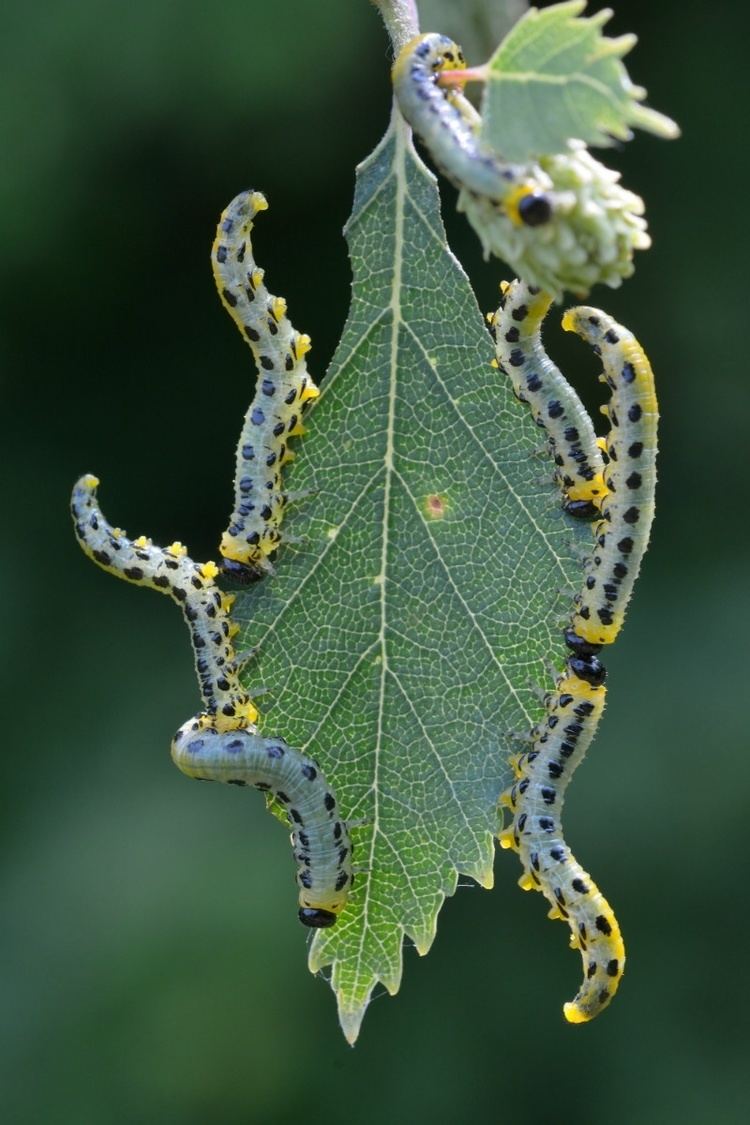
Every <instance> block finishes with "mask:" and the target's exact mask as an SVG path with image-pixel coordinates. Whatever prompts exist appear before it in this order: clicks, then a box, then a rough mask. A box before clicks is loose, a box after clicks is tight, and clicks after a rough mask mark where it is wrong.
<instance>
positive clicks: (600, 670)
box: [499, 654, 625, 1023]
mask: <svg viewBox="0 0 750 1125" xmlns="http://www.w3.org/2000/svg"><path fill="white" fill-rule="evenodd" d="M605 677H606V673H605V670H604V667H603V665H602V664H601V663H600V662H599V660H598V659H597V657H596V656H595V655H592V654H589V655H574V656H571V657H570V658H569V659H568V661H567V665H566V669H565V671H564V672H563V674H562V675H561V676H560V677H559V678H558V680H557V684H556V687H555V691H554V692H552V693H551V694H549V695H548V696H547V699H546V701H545V702H546V712H547V714H546V718H545V720H544V721H543V722H542V723H540V725H539V726H538V727H537V728H535V729H534V731H533V732H532V746H531V749H530V750H528V751H526V752H525V753H523V754H521V755H519V756H518V757H517V758H516V759H515V760H514V762H513V765H514V768H515V773H516V781H515V783H514V784H513V785H512V786H511V787H510V789H508V790H507V791H506V792H505V793H503V794H502V796H501V798H500V804H501V806H502V807H505V808H509V809H510V810H511V812H512V813H513V821H512V824H511V825H510V826H509V827H508V828H506V829H505V830H504V831H503V832H501V833H500V837H499V840H500V845H501V847H503V848H512V849H513V850H514V851H516V852H518V854H519V856H520V859H521V863H522V864H523V869H524V873H523V875H522V876H521V878H520V880H519V885H520V886H521V887H522V888H523V890H538V891H541V892H542V894H543V895H544V896H545V898H546V899H547V901H548V902H549V903H550V906H551V910H550V912H549V917H550V918H560V919H562V920H564V921H566V922H567V923H568V925H569V926H570V929H571V946H572V948H573V949H576V948H577V949H579V950H580V952H581V957H582V959H583V968H584V976H583V982H582V984H581V986H580V988H579V990H578V992H577V994H576V996H575V997H574V999H573V1000H571V1001H570V1002H568V1003H567V1004H565V1005H564V1007H563V1013H564V1015H565V1018H566V1019H567V1020H568V1022H569V1023H585V1022H586V1021H587V1020H590V1019H593V1018H594V1017H595V1016H597V1015H598V1014H599V1013H600V1012H601V1011H603V1010H604V1008H606V1007H607V1005H608V1004H609V1003H610V1001H611V1000H612V997H613V996H614V994H615V992H616V991H617V988H618V985H619V983H620V980H621V979H622V974H623V970H624V967H625V946H624V944H623V940H622V935H621V933H620V927H619V925H618V923H617V919H616V918H615V915H614V912H613V911H612V908H611V907H610V905H609V903H608V902H607V900H606V899H605V898H604V896H603V895H602V893H601V891H600V890H599V888H598V887H597V886H596V884H595V883H594V881H593V880H592V878H591V876H590V875H589V874H588V873H587V872H586V871H584V870H583V868H582V867H581V865H580V864H579V863H578V861H577V860H576V858H575V857H574V856H573V854H572V853H571V851H570V849H569V848H568V846H567V844H566V843H565V840H564V837H563V831H562V819H561V818H562V808H563V801H564V798H565V790H566V789H567V787H568V784H569V782H570V779H571V777H572V774H573V771H574V770H575V769H576V767H577V766H578V765H579V763H580V762H581V761H582V759H583V757H584V755H585V753H586V750H587V749H588V747H589V745H590V743H591V741H592V739H593V737H594V735H595V733H596V728H597V726H598V723H599V719H600V718H601V715H602V712H603V710H604V703H605V695H606V688H605V686H604V680H605Z"/></svg>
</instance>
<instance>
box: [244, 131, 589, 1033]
mask: <svg viewBox="0 0 750 1125" xmlns="http://www.w3.org/2000/svg"><path fill="white" fill-rule="evenodd" d="M347 238H348V243H349V248H350V255H351V260H352V265H353V271H354V281H353V297H352V304H351V308H350V312H349V317H348V320H347V323H346V326H345V329H344V333H343V337H342V340H341V343H340V345H339V348H338V351H337V353H336V355H335V357H334V360H333V363H332V365H331V368H330V370H329V372H328V375H327V377H326V379H325V381H324V384H323V394H322V396H321V398H320V400H319V402H318V403H317V404H316V406H315V408H314V410H313V411H312V412H311V413H310V415H309V416H308V422H307V425H308V431H309V432H308V434H307V436H306V437H305V438H304V440H303V441H302V442H300V443H299V445H298V453H297V459H296V461H295V462H294V465H293V466H292V471H291V472H290V479H289V485H290V488H291V489H292V490H294V489H311V490H312V492H311V494H310V495H309V496H307V497H306V498H304V499H302V500H299V501H297V502H296V503H295V504H293V505H292V506H291V507H290V510H289V513H288V515H287V517H286V522H285V531H286V534H287V535H289V536H293V537H296V538H297V540H298V541H297V542H296V543H294V544H290V543H287V544H286V545H285V546H284V547H283V549H282V550H281V552H280V553H279V558H278V562H277V566H276V574H275V575H274V576H273V577H272V578H269V579H266V580H264V581H262V582H260V583H258V584H257V585H256V586H255V587H251V588H250V589H248V590H247V591H244V592H243V593H242V594H240V596H239V598H238V601H237V605H236V614H237V619H238V620H239V621H241V623H242V627H243V635H242V637H241V638H240V639H241V642H242V643H241V644H240V646H239V647H240V648H250V649H257V650H258V654H257V656H256V658H255V659H254V660H253V662H252V664H251V666H250V669H249V675H248V686H252V685H256V686H257V685H258V684H263V685H264V686H266V687H267V688H268V695H265V696H263V697H262V698H261V699H260V700H259V703H260V707H261V712H262V720H261V730H262V731H263V732H265V733H268V734H272V733H275V734H283V736H284V737H285V738H286V739H287V740H288V741H289V742H290V743H291V744H292V745H295V746H298V747H299V748H300V749H302V750H304V751H306V752H308V753H310V754H312V755H313V756H314V757H315V758H317V759H318V761H319V762H320V764H321V766H322V768H323V769H324V771H325V772H326V774H327V776H328V778H329V780H330V781H331V784H332V786H333V787H334V789H335V792H336V794H337V797H338V800H339V802H340V805H341V806H342V808H343V812H344V815H345V816H346V817H347V819H348V820H350V821H355V822H357V823H356V826H355V827H354V828H353V829H352V838H353V845H354V861H355V865H356V866H357V867H359V868H360V871H361V873H360V874H358V875H357V879H356V885H355V887H354V890H353V893H352V896H351V899H350V902H349V904H348V905H347V908H346V910H345V912H344V914H343V915H342V916H341V918H340V919H339V921H338V923H337V924H336V926H335V927H333V928H332V929H330V930H325V931H319V932H318V933H316V935H315V937H314V939H313V941H312V945H311V949H310V967H311V969H312V971H318V970H322V969H330V979H331V984H332V987H333V988H334V990H335V992H336V995H337V998H338V1005H339V1016H340V1020H341V1024H342V1028H343V1030H344V1033H345V1035H346V1037H347V1038H348V1039H349V1041H350V1042H353V1041H354V1040H355V1039H356V1037H357V1034H358V1032H359V1027H360V1024H361V1021H362V1018H363V1015H364V1012H365V1009H366V1007H367V1004H368V1001H369V998H370V996H371V994H372V991H373V989H374V987H375V986H376V985H377V984H378V982H382V983H383V984H384V985H385V987H386V989H387V990H388V991H389V992H390V993H395V992H396V991H397V990H398V987H399V984H400V980H401V972H402V944H403V939H404V937H407V938H408V939H410V940H411V941H413V943H414V945H415V946H416V948H417V950H418V952H419V953H421V954H424V953H426V952H427V950H428V949H429V947H430V944H431V943H432V940H433V938H434V936H435V930H436V923H437V914H438V911H439V910H440V907H441V905H442V903H443V900H444V898H445V896H447V895H452V894H453V893H454V891H455V890H456V886H457V881H458V877H459V875H467V876H471V877H472V878H473V879H475V880H477V881H478V882H479V883H481V884H482V886H485V887H490V886H491V885H492V864H493V847H494V845H493V834H494V832H495V830H496V828H497V823H498V821H497V811H496V802H497V797H498V794H499V793H500V791H501V790H502V789H503V788H504V786H505V785H506V784H507V781H508V776H509V769H508V765H507V754H508V752H509V750H511V749H512V748H514V747H515V742H514V739H513V732H523V731H526V730H528V728H529V727H530V726H531V725H532V723H533V722H534V721H536V720H537V719H538V718H539V715H540V713H541V709H542V707H541V703H540V701H539V697H538V691H537V688H538V686H539V685H544V686H547V687H548V686H550V679H549V664H550V661H554V662H556V663H557V664H558V666H561V664H562V661H563V651H562V641H561V633H560V623H561V621H562V619H563V618H564V617H565V615H566V614H569V612H570V590H571V589H574V588H575V587H576V586H578V585H579V584H580V561H579V552H580V545H578V544H577V542H576V538H577V537H578V539H579V540H580V538H582V537H586V536H588V534H589V533H588V529H586V528H573V527H571V526H570V521H569V519H568V517H566V516H564V515H563V513H562V511H561V508H560V502H559V495H558V491H557V488H556V487H555V486H554V485H553V484H552V480H551V470H550V463H549V461H548V460H547V458H546V457H545V456H541V457H540V456H539V449H540V445H543V440H542V438H541V435H540V433H539V431H538V430H537V429H536V427H535V426H534V424H533V422H532V420H531V418H530V416H529V415H528V412H527V411H526V409H525V408H523V407H522V406H520V405H519V403H518V402H516V400H515V399H514V398H513V396H512V394H511V392H510V389H509V385H508V382H507V380H505V379H504V377H503V376H502V375H501V374H500V373H499V372H498V371H497V370H496V369H495V368H493V367H492V366H491V362H490V361H491V359H492V357H493V354H494V353H493V348H492V344H491V340H490V336H489V334H488V332H487V330H486V327H485V324H484V320H483V317H482V315H481V313H480V310H479V308H478V307H477V304H476V300H475V298H474V295H473V292H472V290H471V287H470V285H469V281H468V279H467V277H466V275H465V274H464V272H463V270H462V269H461V266H460V265H459V263H458V262H457V261H456V259H455V258H454V257H453V255H452V254H451V253H450V251H449V249H448V247H447V245H446V239H445V232H444V230H443V226H442V222H441V219H440V212H439V197H438V192H437V188H436V182H435V179H434V177H433V176H432V175H431V173H429V172H428V171H427V169H426V168H425V167H424V165H423V164H422V163H421V161H420V160H419V158H418V157H417V155H416V153H415V152H414V149H413V147H412V144H411V139H410V134H409V131H408V129H407V128H406V126H404V125H403V123H401V122H400V120H398V119H397V115H396V119H395V120H394V121H393V122H392V124H391V126H390V128H389V130H388V132H387V133H386V136H385V137H384V139H383V141H382V142H381V144H380V145H379V146H378V148H377V149H376V150H375V152H374V153H373V154H372V155H371V156H370V157H369V158H368V159H367V160H366V161H365V162H364V163H363V164H362V165H361V166H360V168H359V170H358V177H357V188H356V196H355V202H354V211H353V214H352V217H351V220H350V222H349V225H348V229H347Z"/></svg>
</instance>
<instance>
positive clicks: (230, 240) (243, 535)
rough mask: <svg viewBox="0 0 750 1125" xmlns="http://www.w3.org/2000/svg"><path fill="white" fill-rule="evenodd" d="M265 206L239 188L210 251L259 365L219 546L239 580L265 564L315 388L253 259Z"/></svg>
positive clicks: (304, 345) (296, 336) (226, 299)
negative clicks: (257, 222)
mask: <svg viewBox="0 0 750 1125" xmlns="http://www.w3.org/2000/svg"><path fill="white" fill-rule="evenodd" d="M267 207H268V203H267V202H266V198H265V196H264V195H262V194H261V193H260V192H257V191H243V192H241V193H240V194H239V195H238V196H236V197H235V199H233V200H232V202H231V203H230V204H229V206H228V207H227V208H226V209H225V210H224V211H223V212H222V215H221V218H220V219H219V225H218V228H217V232H216V238H215V240H214V244H213V248H212V251H211V264H212V267H213V272H214V280H215V282H216V287H217V289H218V292H219V296H220V298H221V301H222V304H223V305H224V308H225V309H226V310H227V312H228V313H229V315H230V316H231V317H232V319H233V320H234V322H235V324H236V325H237V327H238V328H239V330H240V332H241V333H242V338H243V339H244V340H245V342H246V343H247V344H249V346H250V348H251V350H252V353H253V357H254V359H255V364H256V367H257V371H258V378H257V383H256V389H255V395H254V397H253V400H252V402H251V403H250V407H249V409H248V412H247V415H246V416H245V421H244V424H243V427H242V432H241V434H240V440H239V443H238V445H237V455H236V471H235V482H234V487H235V496H234V509H233V511H232V515H231V518H230V521H229V526H228V528H227V530H226V531H225V532H224V534H223V536H222V539H221V546H220V551H221V554H222V556H223V558H224V559H225V560H226V570H227V573H228V574H230V575H231V576H232V577H235V578H238V579H239V580H243V578H250V579H252V578H253V577H257V576H259V575H261V574H262V573H263V572H264V571H266V570H268V569H270V564H269V559H268V556H269V555H272V554H273V552H274V551H276V550H277V549H278V547H279V544H280V542H281V531H280V526H281V522H282V519H283V515H284V508H285V506H286V504H287V501H288V496H287V493H286V492H285V490H284V485H283V479H282V469H283V466H284V465H285V464H286V462H287V461H289V460H290V459H291V458H292V457H293V453H292V452H291V451H290V449H289V440H290V438H293V437H296V436H299V435H301V434H302V433H304V430H303V427H302V415H303V412H304V409H305V407H306V406H307V404H308V403H310V402H312V401H313V399H315V398H317V397H318V394H319V391H318V388H317V387H316V386H315V383H314V382H313V380H312V378H311V376H310V374H309V372H308V370H307V363H306V361H305V356H306V355H307V352H308V351H309V350H310V337H309V336H306V335H304V334H301V333H299V332H297V331H296V330H295V329H294V328H293V327H292V325H291V323H290V321H289V319H288V317H287V315H286V301H285V300H284V298H283V297H274V296H273V295H272V294H271V293H270V292H269V291H268V289H267V288H266V285H265V282H264V271H263V270H262V269H260V268H259V267H258V265H257V263H256V262H255V260H254V258H253V249H252V243H251V240H250V234H251V231H252V229H253V224H254V219H255V217H256V215H258V214H259V213H260V212H261V211H265V210H266V209H267ZM245 571H246V572H247V573H246V574H245V573H244V572H245Z"/></svg>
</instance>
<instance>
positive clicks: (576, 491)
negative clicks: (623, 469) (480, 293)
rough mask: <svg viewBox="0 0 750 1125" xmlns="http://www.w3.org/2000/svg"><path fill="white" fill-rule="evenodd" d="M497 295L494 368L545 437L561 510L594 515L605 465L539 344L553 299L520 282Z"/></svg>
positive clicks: (568, 389)
mask: <svg viewBox="0 0 750 1125" xmlns="http://www.w3.org/2000/svg"><path fill="white" fill-rule="evenodd" d="M501 291H502V296H501V300H500V306H499V308H498V310H497V312H495V313H494V314H492V315H491V316H490V318H489V319H490V323H491V326H492V328H493V331H494V335H495V353H496V357H497V364H498V367H499V369H500V370H501V371H502V372H503V374H505V375H507V376H508V377H509V378H510V380H511V382H512V384H513V389H514V391H515V393H516V396H517V398H519V399H520V401H521V402H526V403H528V405H529V407H530V409H531V412H532V414H533V415H534V419H535V421H536V423H537V425H539V426H540V427H542V428H543V429H544V430H545V431H546V433H547V436H548V438H549V442H550V447H551V452H552V456H553V458H554V462H555V477H556V479H557V481H558V483H559V484H560V486H561V488H562V489H563V493H564V497H565V500H564V507H565V508H566V509H568V510H569V511H570V512H571V514H572V515H588V514H593V513H594V512H595V511H597V510H598V507H599V505H601V502H602V500H603V498H604V494H605V492H606V486H605V483H604V461H603V458H602V451H601V448H600V446H599V444H598V440H597V437H596V434H595V432H594V427H593V424H592V422H591V419H590V417H589V415H588V412H587V411H586V408H585V407H584V405H583V403H582V402H581V400H580V398H579V397H578V395H577V393H576V391H575V390H574V389H573V387H572V386H571V385H570V383H569V382H568V381H567V379H566V378H565V376H564V375H563V374H562V372H561V371H560V369H559V368H558V367H557V366H556V365H555V364H554V363H553V362H552V360H551V359H550V358H549V356H548V355H547V353H546V351H545V349H544V346H543V344H542V335H541V333H542V323H543V321H544V318H545V316H546V315H547V312H548V311H549V309H550V306H551V305H552V295H551V294H550V293H545V292H544V291H543V290H540V289H538V288H537V287H536V286H533V285H528V284H527V283H526V282H524V281H519V280H515V281H512V282H510V283H507V282H504V283H503V284H502V285H501Z"/></svg>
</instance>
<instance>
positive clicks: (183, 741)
mask: <svg viewBox="0 0 750 1125" xmlns="http://www.w3.org/2000/svg"><path fill="white" fill-rule="evenodd" d="M266 206H267V204H266V201H265V198H264V197H263V196H262V195H261V194H260V193H259V192H243V193H242V194H241V195H239V196H237V198H236V199H235V200H234V201H233V202H232V203H231V204H230V206H229V207H228V208H227V210H226V211H225V212H224V213H223V214H222V217H221V220H220V223H219V233H218V235H217V239H216V241H215V243H214V248H213V254H212V261H213V264H214V270H215V276H216V279H217V283H218V284H219V291H220V293H221V296H222V301H223V302H224V304H225V306H226V307H227V308H228V309H229V311H230V312H231V313H232V316H233V317H234V319H235V320H236V321H237V323H238V324H239V325H240V327H241V328H242V330H243V333H244V334H245V337H246V339H248V341H249V342H250V344H251V346H252V348H253V351H254V354H255V356H256V359H257V361H258V368H259V372H260V374H259V381H258V388H257V390H256V395H255V398H254V400H253V403H252V405H251V408H250V411H249V412H248V415H247V418H246V420H245V426H244V429H243V433H242V437H241V439H240V445H239V449H238V454H237V482H236V504H235V511H234V513H233V516H232V522H231V524H230V526H229V529H228V531H227V532H226V533H225V535H224V537H223V539H222V546H221V550H222V554H223V555H224V557H225V565H226V564H229V565H228V566H227V569H229V570H230V572H231V573H233V574H236V575H240V576H241V575H242V573H243V572H248V571H249V570H250V567H249V566H248V565H247V564H251V566H252V567H253V568H254V572H255V573H256V574H257V573H259V572H261V571H262V570H263V569H267V568H268V563H267V556H268V555H269V554H270V553H272V552H273V551H274V550H275V549H276V548H277V547H278V544H279V541H280V533H279V525H280V523H281V519H282V515H283V508H284V504H285V502H286V496H285V494H284V493H283V491H282V489H281V474H280V469H281V465H282V464H283V463H284V461H285V460H287V459H288V458H289V456H290V454H289V452H288V450H287V448H286V440H287V439H288V437H289V436H290V435H291V434H295V433H300V432H301V428H300V424H299V419H300V415H301V411H302V407H303V406H304V404H305V403H306V402H307V401H309V400H310V399H312V398H314V397H315V396H316V395H317V393H318V391H317V388H316V387H315V385H314V384H313V383H312V381H311V380H310V378H309V376H308V375H307V373H306V370H305V366H304V359H303V357H304V355H305V353H306V352H307V350H308V349H309V346H310V342H309V338H308V337H306V336H300V335H298V334H297V333H296V332H294V330H293V329H292V327H291V325H290V324H289V322H288V320H287V319H286V315H285V309H286V306H285V303H284V301H283V299H282V298H279V297H272V296H270V295H269V294H268V292H267V290H266V289H265V287H264V286H263V284H262V278H263V274H262V271H261V270H259V269H257V267H256V266H255V264H254V263H253V262H252V259H251V253H250V241H249V232H250V229H251V227H252V218H253V216H254V215H255V214H256V213H257V212H258V211H261V210H264V209H265V208H266ZM98 484H99V482H98V480H97V478H96V477H94V476H91V475H87V476H84V477H82V478H81V479H80V480H79V481H78V483H77V484H76V485H75V487H74V489H73V496H72V502H71V509H72V515H73V522H74V526H75V533H76V537H77V539H78V541H79V543H80V545H81V547H82V548H83V550H84V552H85V553H86V554H87V555H88V556H89V558H91V559H93V561H94V562H96V563H97V564H98V565H99V566H101V567H102V568H103V569H104V570H106V571H108V572H109V573H110V574H114V575H115V576H116V577H118V578H123V579H125V580H126V581H128V582H133V583H135V584H137V585H144V586H149V587H151V588H152V589H155V590H159V591H161V592H162V593H165V594H168V595H169V596H170V597H171V598H172V599H173V600H174V601H175V602H177V604H178V605H179V606H180V608H181V610H182V613H183V616H184V617H185V620H186V622H187V624H188V627H189V629H190V638H191V642H192V646H193V653H194V656H195V664H196V670H197V673H198V679H199V682H200V688H201V695H202V697H203V705H204V710H203V711H202V712H200V713H199V714H198V715H196V716H195V717H194V718H193V719H190V720H189V721H188V722H187V723H184V724H183V725H182V726H181V727H180V729H179V731H178V732H177V734H176V735H175V737H174V739H173V742H172V758H173V760H174V762H175V764H176V765H177V766H178V768H179V769H180V770H181V771H182V772H183V773H185V774H186V775H187V776H188V777H193V778H197V779H199V780H205V781H223V782H227V783H228V784H230V785H253V786H255V788H257V789H261V790H263V791H265V792H269V793H271V794H272V795H273V796H274V797H275V798H276V800H277V801H278V802H280V803H281V804H282V805H283V806H284V808H285V809H286V812H287V814H288V817H289V820H290V821H291V824H292V846H293V848H294V855H295V860H296V863H297V883H298V885H299V888H300V894H299V904H300V909H299V917H300V920H301V921H302V922H303V923H304V924H305V925H307V926H313V927H325V926H331V925H333V923H334V922H335V921H336V918H337V916H338V914H339V913H340V912H341V910H342V909H343V907H344V905H345V903H346V899H347V895H348V892H349V889H350V887H351V884H352V870H351V843H350V840H349V834H348V831H347V827H346V824H345V822H344V821H343V820H342V819H340V818H339V816H338V813H337V805H336V800H335V797H334V795H333V793H332V792H331V790H330V787H329V786H328V784H327V783H326V780H325V778H324V776H323V774H322V773H321V771H320V767H319V766H318V765H317V763H315V762H314V761H312V760H311V759H310V758H308V757H306V756H305V755H304V754H301V753H300V752H299V751H298V750H294V749H292V747H290V746H288V745H287V743H286V742H284V740H283V739H281V738H264V737H261V736H260V735H259V734H258V733H257V730H256V728H255V725H254V723H255V720H256V719H257V717H258V712H257V710H256V708H255V706H254V705H253V703H252V702H251V700H250V697H249V695H248V694H247V692H246V691H245V690H244V689H243V688H242V685H241V683H240V680H239V666H240V663H241V662H240V660H239V659H238V657H237V655H236V654H235V651H234V647H233V644H232V638H233V636H234V634H235V633H236V631H237V625H236V624H235V623H234V622H233V621H232V619H231V617H230V609H231V605H232V602H233V601H234V596H233V595H231V594H229V595H227V594H223V593H222V592H221V590H219V588H218V587H217V586H216V583H215V581H214V579H215V578H216V576H217V574H218V567H217V566H216V565H215V563H213V562H207V563H196V562H194V561H193V560H192V559H191V558H189V557H188V554H187V549H186V548H185V547H184V546H183V545H182V544H181V543H172V544H171V545H170V546H169V547H166V548H162V547H157V546H154V544H153V543H152V542H151V540H150V539H147V538H146V537H145V536H141V537H139V538H138V539H135V540H130V539H128V537H127V536H126V535H125V533H124V532H123V531H122V530H121V529H119V528H115V527H112V526H111V525H110V524H109V523H108V522H107V521H106V519H105V518H104V516H103V514H102V512H101V510H100V508H99V506H98V504H97V501H96V489H97V486H98ZM231 564H234V566H232V565H231Z"/></svg>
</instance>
